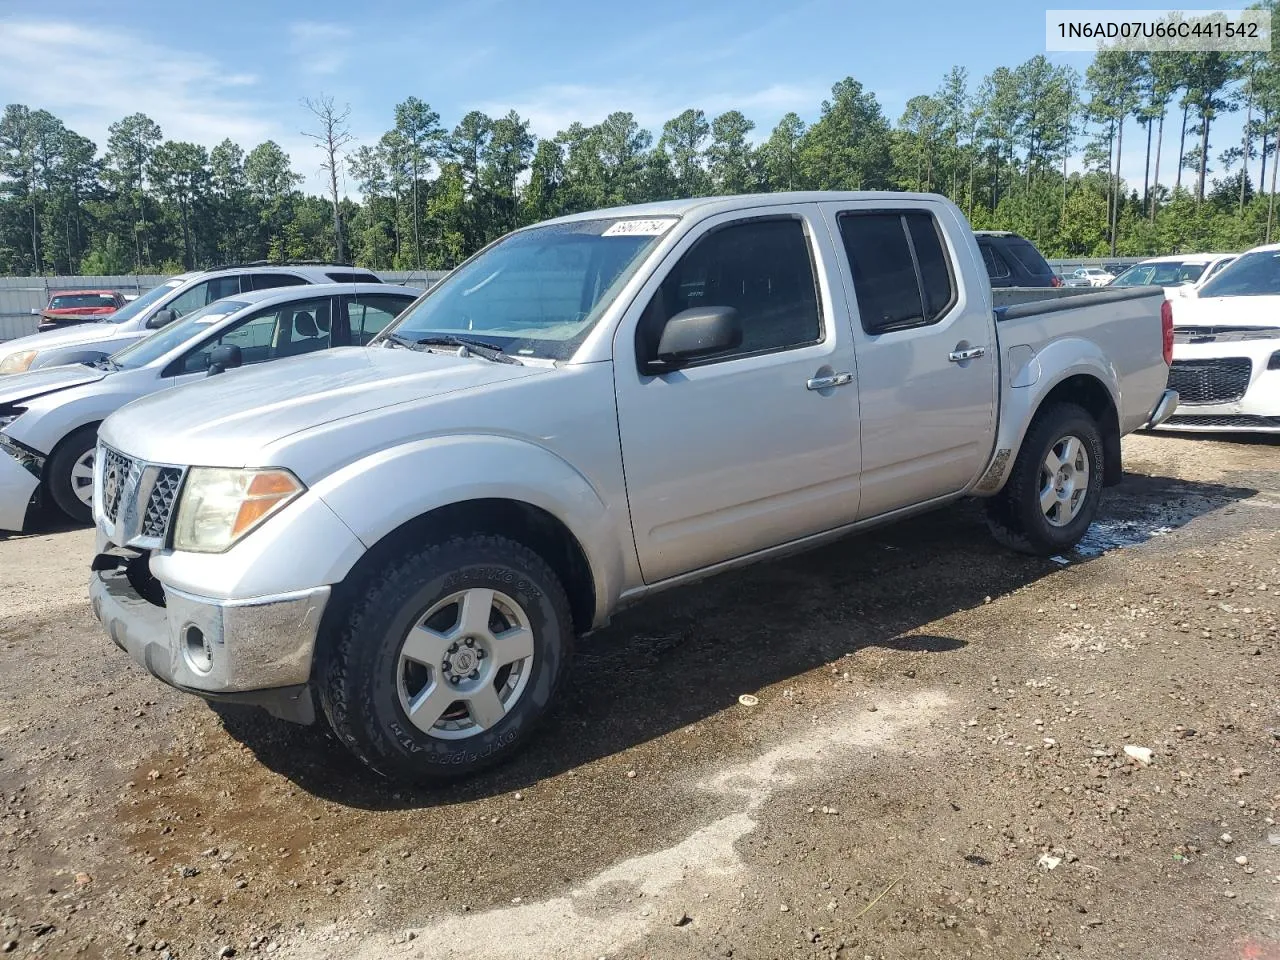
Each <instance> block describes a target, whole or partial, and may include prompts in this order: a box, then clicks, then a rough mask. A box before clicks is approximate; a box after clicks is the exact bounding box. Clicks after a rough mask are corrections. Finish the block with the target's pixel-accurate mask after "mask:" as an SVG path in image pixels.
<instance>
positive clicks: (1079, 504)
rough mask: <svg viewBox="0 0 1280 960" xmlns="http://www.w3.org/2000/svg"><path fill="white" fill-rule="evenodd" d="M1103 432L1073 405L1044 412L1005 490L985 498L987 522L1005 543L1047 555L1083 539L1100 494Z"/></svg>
mask: <svg viewBox="0 0 1280 960" xmlns="http://www.w3.org/2000/svg"><path fill="white" fill-rule="evenodd" d="M1102 479H1103V452H1102V433H1101V431H1100V430H1099V429H1098V424H1097V423H1096V422H1095V421H1094V419H1093V417H1091V416H1090V415H1089V413H1088V412H1087V411H1085V410H1084V409H1083V408H1081V407H1078V406H1076V405H1075V404H1073V403H1061V404H1055V405H1054V406H1052V407H1050V408H1048V409H1047V410H1043V411H1041V412H1040V413H1039V414H1038V415H1037V417H1036V419H1035V421H1034V423H1032V425H1031V429H1030V430H1028V431H1027V436H1026V438H1025V439H1024V440H1023V442H1022V449H1021V450H1020V451H1019V452H1018V459H1017V462H1016V463H1015V464H1014V467H1013V472H1012V473H1011V474H1010V475H1009V480H1008V482H1007V483H1006V484H1005V487H1004V489H1003V490H1002V491H1001V492H1000V493H999V494H997V495H996V496H995V497H993V498H991V499H990V500H988V501H987V525H988V527H990V529H991V532H992V535H993V536H995V538H996V539H997V540H998V541H1000V542H1001V543H1003V544H1004V545H1005V546H1007V547H1011V548H1013V549H1015V550H1019V551H1021V552H1023V553H1031V554H1037V555H1040V556H1046V555H1049V554H1054V553H1059V552H1061V551H1063V550H1069V549H1070V548H1071V547H1074V546H1075V545H1076V544H1077V543H1079V542H1080V538H1081V537H1083V536H1084V534H1085V531H1087V530H1088V529H1089V525H1090V524H1091V523H1093V520H1094V517H1096V516H1097V513H1098V502H1099V500H1100V499H1101V496H1102Z"/></svg>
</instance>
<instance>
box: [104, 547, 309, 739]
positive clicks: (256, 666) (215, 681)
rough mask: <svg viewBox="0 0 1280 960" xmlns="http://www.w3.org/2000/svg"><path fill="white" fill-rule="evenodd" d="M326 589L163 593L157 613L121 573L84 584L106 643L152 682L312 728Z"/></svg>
mask: <svg viewBox="0 0 1280 960" xmlns="http://www.w3.org/2000/svg"><path fill="white" fill-rule="evenodd" d="M329 590H330V588H329V587H328V586H322V587H315V588H313V589H310V590H302V591H298V592H295V593H289V594H281V595H278V596H266V597H254V598H252V599H249V600H215V599H210V598H207V597H199V596H195V595H193V594H189V593H184V592H181V591H178V590H174V589H172V588H166V589H165V606H163V607H160V606H156V605H155V604H153V603H150V602H148V601H147V600H145V599H143V597H141V596H140V595H139V594H138V592H137V591H136V590H135V589H134V588H133V586H132V585H131V584H130V582H129V579H128V577H127V576H126V574H125V573H124V571H122V570H108V571H103V570H95V571H94V572H93V574H92V576H91V578H90V581H89V599H90V602H91V603H92V604H93V612H94V614H95V615H96V616H97V618H98V619H99V620H100V621H101V622H102V625H103V627H104V628H105V629H106V631H107V633H108V634H109V635H110V637H111V639H112V640H113V641H114V642H115V644H116V646H118V647H119V648H120V649H121V650H124V651H125V652H126V653H128V654H129V656H131V657H132V658H133V659H134V660H135V661H137V662H138V663H139V664H141V665H142V666H144V667H145V668H146V669H147V670H148V672H150V673H151V674H152V675H153V676H155V677H156V678H157V679H159V680H162V681H164V682H165V683H167V684H169V685H170V686H173V687H176V688H178V689H179V690H183V691H185V692H187V693H192V694H195V695H196V696H199V697H203V698H204V699H206V700H213V701H231V702H238V703H246V704H252V705H255V706H261V707H264V708H265V709H266V710H268V711H269V712H270V713H272V714H274V715H275V716H278V717H280V718H282V719H284V720H292V721H294V722H295V723H312V722H314V721H315V710H314V708H313V706H312V701H311V695H310V692H309V688H308V683H309V681H310V678H311V661H312V655H313V653H314V651H315V643H316V634H317V632H318V631H319V628H320V618H321V616H322V614H323V613H324V608H325V604H326V603H327V602H328V599H329Z"/></svg>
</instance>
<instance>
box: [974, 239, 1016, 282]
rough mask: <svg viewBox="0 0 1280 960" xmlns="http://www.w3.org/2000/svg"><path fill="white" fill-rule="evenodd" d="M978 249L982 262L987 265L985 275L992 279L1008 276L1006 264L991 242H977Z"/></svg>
mask: <svg viewBox="0 0 1280 960" xmlns="http://www.w3.org/2000/svg"><path fill="white" fill-rule="evenodd" d="M978 249H979V250H981V251H982V262H983V263H985V264H986V265H987V276H989V277H990V278H991V279H992V280H1004V279H1005V278H1006V277H1008V276H1009V266H1008V264H1006V263H1005V262H1004V258H1003V257H1001V256H1000V254H998V253H996V251H995V248H994V247H992V246H991V244H989V243H979V244H978Z"/></svg>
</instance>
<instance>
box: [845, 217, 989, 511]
mask: <svg viewBox="0 0 1280 960" xmlns="http://www.w3.org/2000/svg"><path fill="white" fill-rule="evenodd" d="M824 209H825V210H826V212H827V214H828V216H829V217H830V218H831V220H830V222H831V228H832V230H833V231H834V233H835V236H836V237H838V238H839V242H840V243H841V245H842V247H843V250H844V254H845V256H844V257H842V258H841V260H842V262H841V272H842V274H843V276H844V278H845V282H846V284H848V285H849V289H850V290H851V293H850V296H849V302H850V309H851V310H853V311H854V313H855V318H854V322H853V332H854V335H855V337H856V338H857V351H858V374H859V376H858V397H859V405H860V409H861V417H862V499H861V504H862V505H861V510H860V517H861V518H869V517H874V516H878V515H879V514H882V513H888V512H890V511H892V510H895V509H897V508H900V507H906V506H911V505H914V504H918V503H924V502H926V501H928V500H932V499H934V498H937V497H942V496H946V495H947V494H952V493H956V492H958V491H960V490H963V489H964V488H965V487H966V486H968V485H969V483H971V482H972V481H973V480H974V479H976V478H977V476H978V475H979V473H981V471H982V470H983V469H984V468H985V466H986V463H987V459H988V457H990V455H991V447H992V444H993V443H994V442H995V429H996V416H995V414H996V401H997V387H998V384H997V372H998V365H997V361H996V351H997V344H996V339H995V337H996V334H995V320H994V317H993V315H992V313H991V308H990V298H989V296H988V295H986V291H985V290H975V289H966V281H969V282H970V283H978V282H981V283H982V284H983V286H984V287H985V286H986V284H987V277H986V271H985V269H984V268H983V266H982V264H981V263H980V262H970V261H974V260H976V258H974V257H973V255H972V253H971V252H970V245H969V243H968V242H967V233H966V231H967V229H968V227H967V225H966V224H965V223H964V221H963V219H962V218H961V217H960V215H959V214H958V213H957V212H956V211H955V209H954V208H953V207H951V206H950V205H949V204H948V205H944V204H941V203H933V202H930V201H920V202H919V204H918V205H913V206H910V207H908V208H903V207H901V206H899V205H897V204H895V206H894V208H893V209H891V210H884V209H877V208H876V205H875V202H874V201H863V202H854V203H844V204H839V203H831V204H824ZM962 257H963V258H964V259H963V260H962V259H961V258H962ZM961 264H963V269H962V268H961Z"/></svg>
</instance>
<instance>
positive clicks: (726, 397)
mask: <svg viewBox="0 0 1280 960" xmlns="http://www.w3.org/2000/svg"><path fill="white" fill-rule="evenodd" d="M767 210H768V216H766V217H757V218H752V219H742V215H741V214H736V215H724V216H721V217H717V218H710V219H709V220H708V221H707V223H706V224H703V225H701V226H700V228H699V229H698V230H696V231H693V232H692V233H691V235H690V236H688V237H686V238H685V239H684V241H683V242H682V244H680V245H679V246H677V247H676V249H675V250H673V251H672V254H671V256H670V257H669V258H668V260H667V263H670V264H672V266H671V267H670V269H669V270H667V271H665V272H664V271H663V270H659V271H658V272H657V276H655V277H654V278H653V279H651V280H650V283H649V285H648V286H647V287H646V288H645V290H644V291H643V292H642V293H641V295H640V297H638V298H637V302H636V304H635V305H634V306H633V311H632V313H631V314H629V315H628V317H627V318H626V319H624V321H623V323H621V324H620V326H619V330H618V334H617V337H616V339H615V343H614V358H615V363H614V366H615V383H616V390H617V404H618V424H619V430H620V434H621V439H622V459H623V466H624V469H625V472H626V484H627V497H628V500H629V503H630V508H631V522H632V528H633V530H634V532H635V542H636V550H637V553H638V556H639V560H640V567H641V570H642V573H643V575H644V579H645V581H646V582H648V583H653V582H655V581H658V580H663V579H665V578H668V577H673V576H677V575H679V574H682V573H686V572H689V571H692V570H696V569H700V568H703V567H707V566H710V565H712V564H715V563H718V562H720V561H723V560H728V559H731V558H734V557H739V556H743V555H745V554H748V553H751V552H753V551H756V550H760V549H764V548H767V547H771V546H774V545H777V544H781V543H784V542H787V541H789V540H794V539H797V538H800V537H803V536H806V535H808V534H812V533H817V532H820V531H823V530H827V529H830V528H832V527H837V526H840V525H842V524H845V523H850V522H852V521H853V520H854V518H855V517H856V516H857V509H858V393H857V388H856V386H855V383H854V382H855V377H854V374H855V370H854V355H853V344H852V342H851V338H850V335H849V319H848V315H847V312H846V308H845V305H844V302H843V298H841V297H838V296H837V297H834V298H833V297H832V296H831V291H830V289H829V288H828V285H827V284H826V282H824V281H823V280H822V278H823V277H825V276H830V275H831V274H830V272H829V271H830V268H831V265H832V262H833V260H834V259H835V257H836V256H837V251H836V249H835V247H834V245H833V243H832V242H831V237H830V233H829V231H827V230H826V228H825V227H824V226H823V224H822V222H821V220H820V213H819V210H818V208H817V207H816V206H815V205H812V204H803V205H795V206H787V207H781V206H780V207H770V208H767ZM710 306H727V307H732V308H734V309H735V310H736V311H737V313H738V316H739V319H740V320H741V323H742V328H743V340H742V343H741V345H740V346H739V347H736V348H732V349H729V350H725V351H723V352H721V353H718V354H715V355H712V356H709V357H706V358H704V359H700V360H698V361H697V362H694V363H691V364H689V365H687V366H684V367H682V368H680V369H677V370H674V371H671V372H668V373H663V374H660V375H656V376H652V375H646V374H645V373H643V372H642V371H641V369H640V366H639V364H640V363H641V362H643V361H644V360H646V359H648V358H649V357H651V356H652V355H653V351H654V350H655V348H656V345H657V342H658V339H659V337H660V336H661V330H662V328H663V325H664V324H665V321H666V320H667V319H669V318H670V317H673V316H675V315H676V314H678V313H680V312H681V311H682V310H685V309H689V308H691V307H710ZM824 378H825V379H824Z"/></svg>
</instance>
